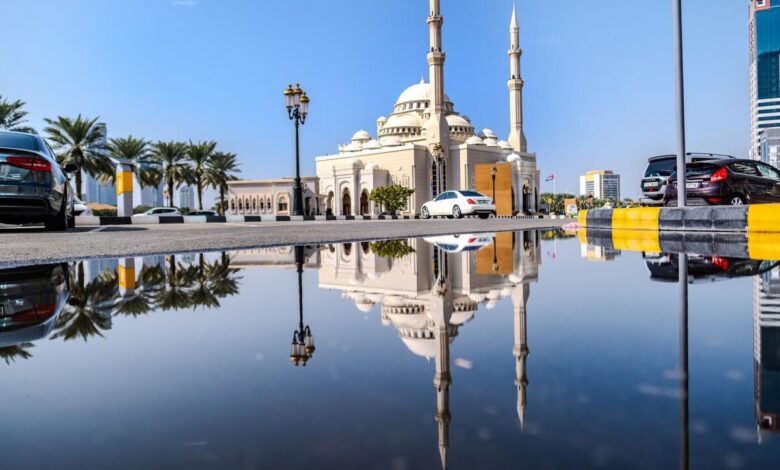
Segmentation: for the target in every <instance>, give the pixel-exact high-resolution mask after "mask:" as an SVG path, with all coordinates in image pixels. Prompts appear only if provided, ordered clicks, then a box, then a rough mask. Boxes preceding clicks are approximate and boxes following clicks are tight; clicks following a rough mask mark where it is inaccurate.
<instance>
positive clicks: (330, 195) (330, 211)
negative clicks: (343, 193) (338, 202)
mask: <svg viewBox="0 0 780 470" xmlns="http://www.w3.org/2000/svg"><path fill="white" fill-rule="evenodd" d="M334 197H335V194H333V191H330V192H328V198H327V199H326V200H325V212H326V213H327V214H330V215H332V214H333V198H334Z"/></svg>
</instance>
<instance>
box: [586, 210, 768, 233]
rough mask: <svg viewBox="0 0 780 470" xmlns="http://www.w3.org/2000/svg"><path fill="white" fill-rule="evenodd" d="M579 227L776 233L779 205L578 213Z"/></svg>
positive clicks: (589, 211)
mask: <svg viewBox="0 0 780 470" xmlns="http://www.w3.org/2000/svg"><path fill="white" fill-rule="evenodd" d="M577 221H578V223H579V225H580V226H583V227H588V228H598V229H609V230H650V231H661V232H666V231H685V232H746V231H750V232H780V204H757V205H750V206H705V207H680V208H677V207H662V208H651V207H637V208H630V209H595V210H588V211H580V213H579V214H578V216H577Z"/></svg>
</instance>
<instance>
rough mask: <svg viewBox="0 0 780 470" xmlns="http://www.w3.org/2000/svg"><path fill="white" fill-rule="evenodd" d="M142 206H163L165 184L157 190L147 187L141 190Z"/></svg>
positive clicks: (160, 185) (161, 184)
mask: <svg viewBox="0 0 780 470" xmlns="http://www.w3.org/2000/svg"><path fill="white" fill-rule="evenodd" d="M141 205H142V206H147V207H161V206H162V205H163V183H162V181H161V182H160V184H159V186H157V187H156V188H155V187H154V186H146V187H144V188H142V189H141Z"/></svg>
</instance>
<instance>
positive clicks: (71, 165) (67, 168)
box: [62, 163, 79, 173]
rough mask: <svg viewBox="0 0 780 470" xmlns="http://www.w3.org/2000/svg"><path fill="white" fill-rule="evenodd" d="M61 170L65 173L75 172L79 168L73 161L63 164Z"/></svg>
mask: <svg viewBox="0 0 780 470" xmlns="http://www.w3.org/2000/svg"><path fill="white" fill-rule="evenodd" d="M62 170H63V171H64V172H65V173H75V172H77V171H78V170H79V167H78V165H76V164H75V163H68V164H67V165H65V166H64V167H63V168H62Z"/></svg>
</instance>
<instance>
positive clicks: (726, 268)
mask: <svg viewBox="0 0 780 470" xmlns="http://www.w3.org/2000/svg"><path fill="white" fill-rule="evenodd" d="M645 264H646V266H647V270H648V271H650V278H651V279H652V280H654V281H662V282H677V281H678V278H679V271H678V269H679V256H678V255H677V254H666V253H664V254H653V255H649V254H648V255H645ZM777 266H780V262H778V261H760V260H750V259H744V258H728V257H721V256H700V255H688V282H690V283H701V282H714V281H719V280H725V279H731V278H735V277H752V276H759V275H761V274H763V273H765V272H767V271H771V270H772V269H774V268H775V267H777Z"/></svg>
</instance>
